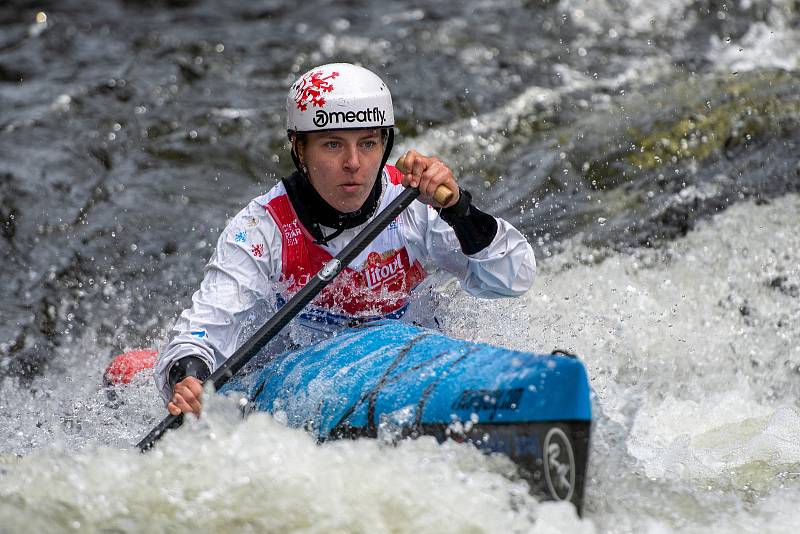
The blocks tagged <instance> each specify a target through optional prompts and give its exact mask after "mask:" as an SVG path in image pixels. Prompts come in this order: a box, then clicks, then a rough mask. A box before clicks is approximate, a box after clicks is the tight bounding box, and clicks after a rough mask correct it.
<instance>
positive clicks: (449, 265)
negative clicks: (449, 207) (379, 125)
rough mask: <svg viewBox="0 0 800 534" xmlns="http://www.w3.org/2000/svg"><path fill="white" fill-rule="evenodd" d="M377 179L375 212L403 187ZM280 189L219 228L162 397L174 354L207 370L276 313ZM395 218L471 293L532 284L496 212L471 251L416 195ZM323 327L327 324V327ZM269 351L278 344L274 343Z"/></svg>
mask: <svg viewBox="0 0 800 534" xmlns="http://www.w3.org/2000/svg"><path fill="white" fill-rule="evenodd" d="M383 181H384V182H383V185H384V187H383V191H384V193H383V198H382V199H381V202H380V205H379V208H378V209H377V210H376V215H377V213H379V212H380V211H381V210H382V209H383V208H384V207H385V206H386V205H387V204H388V203H389V202H390V201H391V200H392V199H394V198H395V197H396V196H397V195H398V194H400V192H401V191H402V186H400V185H394V184H393V183H391V181H390V179H389V174H388V172H387V171H384V174H383ZM280 195H285V189H284V188H283V184H282V183H280V182H279V183H278V184H277V185H276V186H275V187H273V188H272V189H271V190H270V191H269V192H268V193H266V194H265V195H262V196H260V197H258V198H255V199H253V200H252V201H251V202H250V203H249V204H248V205H247V206H246V207H245V208H244V209H243V210H242V211H240V212H239V213H238V214H236V216H234V217H233V219H231V220H230V221H229V223H228V225H227V226H226V228H225V229H224V230H223V232H222V234H221V235H220V237H219V240H218V241H217V247H216V250H215V251H214V254H213V255H212V256H211V259H210V260H209V262H208V265H207V266H206V268H205V276H204V278H203V281H202V282H201V284H200V289H199V290H197V291H196V292H195V293H194V295H193V296H192V306H191V308H189V309H186V310H184V311H183V313H181V315H180V317H179V318H178V320H177V321H176V323H175V326H174V327H173V337H172V339H171V341H170V342H169V344H168V345H167V346H166V348H164V350H163V351H161V353H160V355H159V358H158V362H157V364H156V385H157V387H158V389H159V391H160V392H161V394H162V396H163V397H164V399H165V401H168V400H169V399H170V397H171V395H172V392H171V391H170V389H169V383H168V380H167V377H168V376H169V370H170V368H171V366H172V364H173V363H174V362H175V361H176V360H178V359H180V358H182V357H184V356H189V355H193V356H197V357H199V358H201V359H203V360H204V361H205V363H206V364H207V365H208V367H209V369H211V370H212V371H213V370H215V369H216V368H217V367H218V366H219V365H220V364H221V363H222V362H224V361H225V360H226V359H227V358H228V357H229V356H230V355H231V354H233V352H234V351H235V350H236V349H237V348H238V347H239V346H240V345H241V344H242V343H243V342H244V341H245V340H246V339H247V338H248V337H249V336H250V335H251V334H252V333H253V332H255V330H257V329H258V328H259V327H260V326H261V325H262V324H263V323H264V322H266V320H267V319H268V317H269V316H270V315H271V314H272V313H274V311H275V309H276V303H277V302H279V301H280V298H279V297H278V298H276V296H278V295H280V294H281V292H282V289H285V286H286V284H285V282H284V283H282V281H281V275H282V272H283V269H282V261H281V259H282V237H283V236H282V233H281V229H280V228H279V226H278V224H277V222H276V220H275V218H274V217H273V216H272V215H270V213H269V212H268V211H267V210H266V209H265V207H266V206H267V204H268V203H269V202H270V201H271V200H273V199H275V198H276V197H277V196H280ZM397 222H398V224H397V225H394V223H392V225H390V226H391V227H392V228H394V230H395V231H399V232H401V234H402V238H403V239H404V240H405V244H406V248H407V249H408V254H409V255H410V256H411V257H412V258H416V259H417V260H419V261H420V262H422V264H423V265H425V266H426V267H427V268H430V267H438V268H440V269H442V270H444V271H446V272H448V273H450V274H452V275H453V276H455V277H456V278H457V279H458V280H459V282H460V283H461V287H462V288H463V289H464V290H465V291H466V292H467V293H469V294H470V295H473V296H476V297H481V298H500V297H512V296H518V295H521V294H523V293H525V292H526V291H527V290H528V289H529V288H530V287H531V285H532V283H533V278H534V275H535V272H536V260H535V258H534V255H533V250H532V249H531V246H530V244H528V242H527V241H526V239H525V238H524V237H523V236H522V234H521V233H520V232H519V231H518V230H517V229H515V228H514V227H513V226H511V225H510V224H509V223H508V222H506V221H504V220H502V219H497V223H498V227H497V233H496V235H495V237H494V240H493V241H492V242H491V243H490V244H489V246H487V247H486V248H484V249H483V250H481V251H479V252H477V253H476V254H472V255H470V256H465V255H464V254H463V252H462V251H461V246H460V245H459V242H458V239H457V238H456V235H455V232H454V231H453V229H452V228H451V227H450V226H449V225H448V224H447V223H446V222H444V221H443V220H442V219H440V218H439V216H438V214H437V211H436V210H435V209H433V208H431V207H429V206H427V205H425V204H422V203H421V202H413V203H412V204H411V206H409V207H408V208H407V209H406V210H405V211H404V212H403V213H402V214H401V215H400V216H399V217H398V219H397ZM366 224H367V223H364V224H363V225H361V226H358V227H355V228H352V229H348V230H345V231H344V232H343V233H342V234H341V235H339V236H337V237H336V238H334V239H333V240H331V241H330V242H329V243H328V245H327V246H324V247H323V248H324V249H325V250H326V251H328V252H329V253H330V254H331V255H332V256H335V255H336V254H338V253H339V252H340V251H341V250H342V249H343V248H344V247H345V246H346V245H347V244H348V243H349V242H350V241H351V240H352V239H353V238H354V237H355V236H356V235H358V234H359V232H361V230H362V229H363V228H364V226H366ZM387 231H389V230H388V229H387V230H386V231H384V233H382V234H381V235H379V236H378V238H376V240H375V241H374V242H373V243H372V244H371V245H370V246H368V247H367V248H366V249H365V250H364V251H363V252H362V253H361V254H360V255H359V256H358V257H357V258H356V259H355V260H354V261H353V262H352V263H351V264H350V266H351V267H353V268H358V267H360V266H364V265H365V262H366V261H367V258H368V256H369V255H370V253H371V252H372V253H373V255H374V251H375V250H378V251H380V252H382V250H381V237H382V236H384V234H385V233H386V232H387ZM323 232H324V233H325V235H329V234H330V233H332V232H333V229H330V228H325V227H323ZM403 311H404V309H403ZM401 313H402V312H401ZM332 328H334V329H335V328H336V325H334V326H333V327H332ZM319 329H320V325H319V323H312V322H310V321H294V322H293V323H292V325H290V326H289V327H287V330H291V335H290V337H291V339H292V341H294V342H295V343H297V342H299V343H300V344H305V343H307V342H310V341H312V340H313V339H314V338H315V336H314V334H313V332H312V330H319ZM324 329H325V330H328V331H330V329H331V327H326V328H324ZM285 346H286V343H285V340H284V342H283V348H285ZM269 348H270V347H269V346H268V349H267V350H269ZM272 350H281V348H280V346H278V348H277V349H276V347H275V346H274V345H273V346H272Z"/></svg>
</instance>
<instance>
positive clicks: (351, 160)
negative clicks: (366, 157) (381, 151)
mask: <svg viewBox="0 0 800 534" xmlns="http://www.w3.org/2000/svg"><path fill="white" fill-rule="evenodd" d="M360 167H361V161H360V160H359V157H358V147H357V146H355V145H353V146H348V147H346V148H345V160H344V168H345V170H347V171H350V172H355V171H357V170H358V169H359V168H360Z"/></svg>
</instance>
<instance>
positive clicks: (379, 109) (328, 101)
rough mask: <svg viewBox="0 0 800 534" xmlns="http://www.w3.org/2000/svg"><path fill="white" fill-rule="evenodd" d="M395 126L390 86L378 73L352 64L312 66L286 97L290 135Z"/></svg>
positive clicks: (287, 123)
mask: <svg viewBox="0 0 800 534" xmlns="http://www.w3.org/2000/svg"><path fill="white" fill-rule="evenodd" d="M393 126H394V110H393V108H392V95H391V94H390V93H389V88H388V87H387V86H386V84H385V83H383V80H381V79H380V78H379V77H378V76H377V75H376V74H375V73H373V72H371V71H369V70H367V69H365V68H363V67H357V66H356V65H351V64H349V63H331V64H329V65H322V66H320V67H316V68H313V69H311V70H310V71H308V72H306V73H305V74H303V75H302V76H300V78H299V79H298V80H297V81H296V82H295V83H294V84H293V85H292V87H291V89H289V95H288V97H287V98H286V129H287V130H288V131H289V132H290V134H291V133H303V132H317V131H322V130H346V129H356V128H392V127H393Z"/></svg>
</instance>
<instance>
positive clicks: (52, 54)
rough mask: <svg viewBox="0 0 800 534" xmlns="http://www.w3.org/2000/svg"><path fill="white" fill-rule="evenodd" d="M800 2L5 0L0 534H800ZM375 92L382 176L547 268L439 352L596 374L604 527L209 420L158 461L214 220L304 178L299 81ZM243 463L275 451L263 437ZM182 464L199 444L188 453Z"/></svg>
mask: <svg viewBox="0 0 800 534" xmlns="http://www.w3.org/2000/svg"><path fill="white" fill-rule="evenodd" d="M799 25H800V5H799V4H798V3H797V2H796V1H793V0H772V1H771V0H733V1H731V0H727V1H720V0H664V1H663V2H644V1H642V0H561V1H547V0H538V1H537V0H528V1H513V0H508V1H490V0H472V1H464V2H434V1H430V0H428V1H417V2H413V1H397V2H363V1H346V2H333V1H318V2H286V1H278V0H274V1H257V0H251V1H247V0H240V1H225V2H222V1H217V2H214V1H211V0H206V1H201V0H197V1H194V0H172V1H167V0H163V1H156V0H153V1H133V0H128V1H124V0H108V1H81V2H78V1H73V0H59V1H42V2H37V3H33V2H21V1H11V2H9V1H6V2H3V3H2V5H0V272H1V273H2V275H1V276H2V282H1V284H0V532H6V531H8V532H18V531H63V530H71V529H74V530H85V531H113V532H118V531H142V530H153V531H162V530H170V531H173V530H176V531H182V530H187V531H188V530H194V529H198V528H199V529H210V530H227V529H230V528H237V529H241V530H245V531H274V532H285V531H305V532H331V531H338V532H411V531H413V532H442V531H469V532H513V531H516V532H529V531H536V532H659V533H660V532H704V533H707V532H731V531H733V530H737V531H745V532H787V531H788V530H789V528H790V527H794V526H796V525H797V524H800V513H798V512H797V506H796V502H797V500H798V498H800V482H799V481H798V477H800V446H799V445H798V443H800V407H799V405H798V400H797V399H798V398H800V157H799V156H798V154H800V30H798V26H799ZM334 61H347V62H353V63H359V64H362V65H364V66H366V67H368V68H370V69H372V70H374V71H375V72H377V73H379V74H380V75H381V77H383V79H384V80H385V81H386V82H387V83H388V85H389V86H390V88H391V90H392V94H393V97H394V102H395V108H396V110H395V115H396V117H397V135H398V139H397V143H398V144H397V145H396V147H395V151H394V155H395V156H397V155H399V154H400V153H401V152H402V150H404V149H408V148H416V149H418V150H420V151H421V152H423V153H429V154H435V155H438V156H439V157H441V158H442V159H444V160H445V161H447V162H448V163H449V164H450V165H451V166H452V167H453V169H454V170H455V171H456V174H457V176H458V178H459V181H460V182H461V183H462V184H463V185H464V186H465V187H466V188H468V189H470V190H471V191H472V192H473V196H474V197H475V199H476V203H477V204H478V205H479V206H481V207H483V208H485V209H486V210H487V211H490V212H492V213H494V214H496V215H498V216H502V217H504V218H506V219H507V220H509V221H511V222H513V223H514V224H515V225H517V226H518V227H519V228H520V229H521V230H523V232H524V233H525V234H526V236H527V237H528V239H529V240H530V242H531V244H532V245H533V246H534V250H535V252H536V256H537V260H538V262H539V270H540V272H539V277H538V279H537V282H536V283H535V285H534V288H533V289H532V290H531V291H530V292H529V293H528V294H527V295H525V296H523V297H522V298H520V299H516V300H513V301H492V302H487V301H478V300H476V299H473V298H470V297H467V296H465V295H463V294H462V293H460V292H459V291H458V289H457V287H455V286H456V285H455V284H453V283H452V281H450V280H447V279H446V278H444V277H442V278H441V279H440V280H439V281H438V282H437V283H438V285H437V291H438V292H439V293H440V295H441V297H442V299H441V304H440V306H441V310H440V312H441V313H442V314H443V316H444V318H445V320H444V321H443V324H444V329H445V331H446V332H447V333H449V334H451V335H453V336H455V337H461V338H468V339H475V340H481V341H488V342H491V343H494V344H499V345H504V346H509V347H513V348H518V349H524V350H529V351H539V352H549V351H550V350H552V349H553V348H555V347H560V348H567V349H569V350H572V351H575V352H577V353H578V354H581V355H582V357H583V358H584V361H585V362H586V365H587V369H588V371H589V375H590V377H591V380H592V386H593V389H594V391H595V393H596V399H595V412H596V419H597V421H596V425H595V431H594V436H593V443H592V453H591V454H592V457H591V466H590V470H591V472H590V482H589V485H588V490H587V496H586V513H585V515H584V517H583V518H582V519H578V518H577V517H576V516H575V515H574V511H573V509H572V508H571V507H570V506H568V505H563V504H562V505H557V504H552V503H549V504H538V503H536V502H535V501H534V500H533V499H532V498H531V497H529V496H528V495H527V493H526V491H525V488H524V487H522V486H520V484H519V483H518V482H513V480H512V479H509V478H508V477H504V476H503V474H504V473H507V472H508V470H509V469H510V468H509V466H508V465H507V464H506V463H504V462H503V460H502V458H500V459H489V458H486V457H484V456H482V455H480V454H477V453H475V452H474V451H473V450H471V449H470V448H469V447H465V446H458V445H455V444H445V445H436V444H435V443H433V442H429V441H427V440H425V439H422V440H418V441H415V442H408V443H404V444H402V445H401V446H399V447H397V448H393V447H385V446H383V445H382V444H381V443H380V441H378V442H375V441H363V442H355V443H351V442H348V443H340V444H332V445H326V446H323V447H319V446H316V445H314V444H313V441H312V440H311V438H309V437H308V436H306V435H305V434H304V433H302V432H300V431H294V430H289V429H287V428H285V427H284V426H282V425H281V424H280V421H278V422H276V421H275V420H273V419H272V418H271V417H268V416H260V417H253V418H251V419H249V420H248V421H247V422H245V423H237V424H233V423H231V422H230V419H231V418H230V417H229V416H230V410H232V409H234V408H233V407H231V406H228V405H227V404H226V403H225V402H223V401H218V402H212V403H211V406H210V408H209V415H208V417H207V418H206V419H205V420H203V421H201V422H197V423H194V424H192V425H188V427H187V428H186V429H185V430H182V431H181V432H179V433H176V435H175V436H170V437H168V438H167V439H166V441H165V442H164V446H163V447H162V448H160V450H158V451H156V453H155V454H151V455H147V456H146V457H143V456H138V455H136V454H134V453H133V452H131V451H130V450H129V449H130V446H131V444H132V443H133V442H135V441H137V439H138V437H140V436H141V435H142V434H143V433H145V432H146V431H147V430H148V429H149V428H150V426H152V424H153V422H154V421H155V420H156V419H157V418H160V417H161V414H162V413H163V407H162V406H161V405H160V401H159V400H158V399H157V398H156V393H155V389H154V387H153V385H152V382H151V381H150V380H149V377H144V378H143V379H142V380H141V381H139V382H137V383H135V384H133V385H132V386H131V387H130V388H128V390H126V391H125V392H123V393H122V395H123V397H124V400H125V403H124V404H123V405H122V406H121V407H118V408H112V407H110V406H109V405H108V403H107V402H106V397H105V393H104V392H103V391H102V389H101V374H102V370H103V368H104V366H105V364H106V363H107V362H108V361H109V359H110V358H111V357H112V355H114V354H116V353H119V352H121V351H123V350H128V349H131V348H135V347H142V346H153V347H159V346H161V345H163V343H164V342H165V341H166V339H167V335H168V331H169V329H170V327H171V326H172V322H173V321H174V319H175V317H176V316H177V314H178V313H180V311H181V310H182V309H183V308H184V307H185V306H186V305H187V303H188V302H189V298H190V295H191V293H192V292H193V291H194V290H195V288H196V287H197V285H198V283H199V280H200V277H201V276H202V270H203V266H204V264H205V262H206V260H207V259H208V257H209V256H210V254H211V252H212V250H213V246H214V243H215V242H216V238H217V235H218V233H219V232H220V230H221V229H222V228H223V227H224V225H225V223H226V220H227V218H228V217H230V216H232V215H233V214H234V213H236V212H237V211H238V210H239V209H240V208H241V207H243V206H244V205H245V204H246V203H247V202H248V201H249V200H250V199H251V198H253V197H254V196H256V195H258V194H260V193H262V192H264V191H265V190H267V189H269V188H270V187H271V186H272V185H273V184H274V183H275V182H276V180H278V179H279V178H280V177H281V176H283V175H284V174H285V173H287V172H290V170H291V169H292V163H291V159H290V158H289V157H288V150H287V143H286V136H285V126H284V124H285V123H284V121H285V116H284V100H285V95H286V91H287V90H288V87H289V85H290V84H291V82H293V81H294V80H295V79H296V77H297V76H298V75H299V74H301V73H302V72H304V71H305V70H307V69H308V68H310V67H312V66H314V65H317V64H321V63H328V62H334ZM255 443H258V444H259V446H258V447H254V446H253V444H255ZM187 451H188V454H187Z"/></svg>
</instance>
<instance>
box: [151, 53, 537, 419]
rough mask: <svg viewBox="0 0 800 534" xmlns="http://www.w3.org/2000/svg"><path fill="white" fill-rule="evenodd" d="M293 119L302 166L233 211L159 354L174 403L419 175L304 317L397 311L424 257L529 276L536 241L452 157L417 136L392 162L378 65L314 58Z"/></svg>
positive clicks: (474, 271)
mask: <svg viewBox="0 0 800 534" xmlns="http://www.w3.org/2000/svg"><path fill="white" fill-rule="evenodd" d="M287 126H288V133H289V139H290V140H291V143H292V151H291V153H292V159H293V160H294V163H295V166H296V167H297V171H296V172H295V173H294V174H292V175H291V176H289V177H288V178H284V179H283V180H281V182H279V183H278V184H276V185H275V186H274V187H273V188H272V189H271V190H270V191H269V192H267V193H266V194H264V195H262V196H260V197H258V198H256V199H254V200H253V201H251V202H250V204H248V206H247V207H245V208H244V209H243V210H242V211H241V212H239V213H238V214H237V215H236V216H235V217H234V218H233V219H232V220H231V221H230V223H229V224H228V226H227V227H226V228H225V230H224V231H223V232H222V235H221V236H220V238H219V241H218V242H217V248H216V250H215V252H214V254H213V256H212V257H211V260H210V261H209V263H208V265H207V267H206V272H205V277H204V279H203V281H202V283H201V285H200V289H199V290H198V291H197V292H196V293H195V294H194V295H193V297H192V307H191V308H189V309H187V310H184V312H183V313H182V314H181V316H180V318H179V319H178V321H177V322H176V324H175V327H174V329H173V332H174V336H173V338H172V340H171V341H170V343H169V344H168V345H167V347H166V348H165V349H164V351H162V353H161V354H160V356H159V359H158V363H157V366H156V381H157V385H158V387H159V389H160V390H161V392H162V395H163V396H164V398H165V400H167V402H168V405H167V407H168V409H169V411H170V413H171V414H173V415H178V414H179V413H195V414H199V413H200V409H201V403H200V397H201V394H202V381H203V380H205V379H206V378H207V377H208V376H209V375H210V374H211V372H213V370H214V369H216V368H217V367H218V366H219V365H220V364H221V363H222V362H223V361H225V359H226V358H228V357H229V356H230V355H231V354H232V353H233V352H234V350H235V349H236V348H237V347H238V345H239V344H241V342H243V341H244V340H243V339H240V337H241V336H242V334H243V329H245V326H246V323H247V322H248V321H247V318H248V317H250V316H251V315H252V310H253V309H254V308H255V307H256V306H257V305H259V304H261V305H263V304H264V303H267V305H268V306H271V307H272V309H275V307H280V306H282V305H283V304H284V303H285V302H286V301H287V299H288V298H289V297H290V296H291V295H292V294H293V293H294V292H296V291H297V290H298V289H300V288H301V287H302V286H303V285H305V283H306V282H307V281H308V279H309V278H310V277H311V276H314V275H315V274H316V273H317V271H318V270H319V269H320V268H321V267H322V266H323V265H324V264H325V263H326V262H327V261H328V260H330V259H331V258H332V257H334V256H335V255H336V254H337V253H338V252H339V251H340V250H341V249H342V248H344V246H345V245H347V244H348V243H349V242H350V241H351V240H352V239H353V237H355V236H356V235H358V233H359V231H360V230H361V229H362V228H363V226H364V225H365V224H366V223H367V222H369V221H370V220H371V219H372V218H373V217H374V216H375V215H376V214H378V213H380V211H381V210H383V209H384V208H385V207H386V206H387V205H388V204H389V203H390V202H391V201H392V200H393V199H394V198H395V197H396V196H397V195H399V194H400V192H401V191H402V190H403V188H404V187H418V188H419V190H420V197H419V201H420V202H414V203H413V204H412V205H411V206H410V207H409V208H408V209H407V210H406V211H405V212H403V213H402V214H401V215H400V216H398V217H397V219H396V220H395V221H394V222H392V223H391V224H390V225H389V226H388V227H387V228H386V229H385V230H384V231H383V232H382V233H381V234H379V235H378V237H377V238H376V239H375V240H374V241H373V242H372V244H371V245H369V246H368V247H367V248H366V249H365V250H364V251H363V252H362V253H361V255H360V256H359V257H357V258H356V260H355V261H353V262H352V263H351V264H350V266H349V267H348V268H347V269H345V270H344V271H343V272H342V273H341V274H340V275H339V276H338V277H337V278H336V279H335V280H334V281H333V282H332V283H331V284H330V285H329V286H328V287H327V288H326V289H325V290H324V291H323V292H322V293H321V294H320V295H319V296H318V297H317V298H316V299H315V300H314V301H313V302H312V303H311V304H310V305H309V306H308V307H307V308H306V310H305V311H304V313H303V315H302V316H301V317H300V323H301V324H302V325H303V327H304V328H307V329H309V330H312V331H325V332H330V331H333V330H335V329H336V328H338V327H340V326H343V325H346V324H351V323H353V322H354V321H355V322H358V321H362V322H363V321H370V320H375V319H381V318H400V317H402V316H403V315H404V313H405V311H406V309H407V307H408V304H409V298H410V296H411V291H412V290H413V289H414V288H415V287H416V286H417V285H418V284H419V283H420V282H421V281H422V280H423V279H424V278H425V276H426V270H425V266H426V265H429V266H430V265H434V266H436V267H439V268H441V269H444V270H445V271H447V272H449V273H451V274H453V275H454V276H456V277H457V278H458V279H459V281H460V282H461V286H462V288H463V289H464V290H466V291H467V292H468V293H470V294H471V295H474V296H479V297H485V298H493V297H509V296H517V295H520V294H522V293H524V292H525V291H527V290H528V289H529V288H530V286H531V284H532V282H533V277H534V274H535V270H536V263H535V259H534V256H533V251H532V249H531V247H530V245H529V244H528V242H527V241H526V240H525V238H524V237H523V236H522V235H521V234H520V233H519V231H517V230H516V229H515V228H513V227H512V226H511V225H510V224H508V223H507V222H506V221H503V220H502V219H497V218H495V217H493V216H491V215H488V214H486V213H484V212H482V211H480V210H478V209H477V208H476V207H475V206H474V205H472V203H471V196H470V194H469V193H468V192H467V191H465V190H463V189H460V188H459V187H458V184H457V183H456V180H455V178H454V176H453V172H452V171H451V169H450V168H449V167H448V166H447V165H446V164H444V163H443V162H442V161H441V160H439V159H437V158H435V157H426V156H423V155H421V154H419V153H418V152H416V151H413V150H412V151H409V152H408V153H406V154H405V155H404V157H403V167H404V172H401V171H400V170H398V169H397V168H395V167H394V166H391V165H387V164H386V161H387V160H388V158H389V154H390V152H391V149H392V143H393V140H394V130H393V126H394V110H393V107H392V97H391V94H390V92H389V89H388V87H387V86H386V85H385V84H384V83H383V81H381V79H380V78H379V77H378V76H377V75H375V74H374V73H372V72H370V71H369V70H367V69H364V68H362V67H357V66H355V65H350V64H346V63H337V64H330V65H323V66H321V67H317V68H314V69H311V70H310V71H308V72H307V73H305V74H304V75H303V76H301V77H300V78H299V79H298V80H297V81H296V82H295V83H294V85H292V87H291V89H290V90H289V95H288V98H287ZM441 185H444V186H445V187H447V188H448V189H449V190H450V191H453V192H454V194H453V195H452V197H451V198H450V200H449V201H448V202H447V204H446V205H440V204H438V203H437V202H436V201H435V200H434V199H433V195H434V192H435V191H436V189H437V188H438V187H439V186H441Z"/></svg>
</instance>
